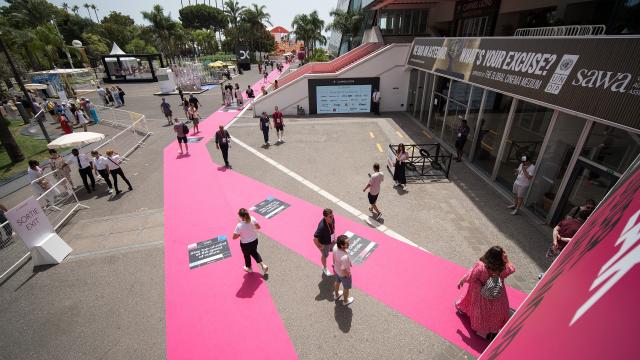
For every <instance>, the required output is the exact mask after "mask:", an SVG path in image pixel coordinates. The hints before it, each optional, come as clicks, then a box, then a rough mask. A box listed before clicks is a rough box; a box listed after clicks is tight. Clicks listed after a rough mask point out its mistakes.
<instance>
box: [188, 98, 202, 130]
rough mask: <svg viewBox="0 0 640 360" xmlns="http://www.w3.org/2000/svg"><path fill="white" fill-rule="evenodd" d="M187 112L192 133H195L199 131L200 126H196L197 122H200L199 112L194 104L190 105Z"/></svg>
mask: <svg viewBox="0 0 640 360" xmlns="http://www.w3.org/2000/svg"><path fill="white" fill-rule="evenodd" d="M188 114H189V116H188V118H189V120H191V122H192V123H193V135H195V134H197V133H199V132H200V128H199V127H198V124H200V113H199V112H198V109H197V108H196V107H195V106H194V105H191V106H190V107H189V112H188Z"/></svg>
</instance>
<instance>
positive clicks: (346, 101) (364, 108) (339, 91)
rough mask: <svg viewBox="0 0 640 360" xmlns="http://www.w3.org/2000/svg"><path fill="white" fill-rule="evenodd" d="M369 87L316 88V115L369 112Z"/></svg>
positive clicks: (333, 86) (336, 86)
mask: <svg viewBox="0 0 640 360" xmlns="http://www.w3.org/2000/svg"><path fill="white" fill-rule="evenodd" d="M371 90H372V89H371V85H332V86H317V87H316V103H317V112H318V114H339V113H342V114H345V113H361V112H371V94H372V91H371Z"/></svg>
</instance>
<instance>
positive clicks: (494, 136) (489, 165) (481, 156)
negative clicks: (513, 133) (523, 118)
mask: <svg viewBox="0 0 640 360" xmlns="http://www.w3.org/2000/svg"><path fill="white" fill-rule="evenodd" d="M486 92H487V98H486V100H485V106H484V115H483V116H482V119H480V131H479V134H478V140H477V142H476V151H475V156H474V159H473V163H474V164H475V165H476V166H477V167H478V168H479V169H480V170H482V171H483V172H485V173H486V174H487V175H491V172H492V171H493V166H494V164H495V162H496V158H497V157H498V150H499V147H500V140H501V139H502V134H503V133H504V129H505V125H506V124H507V118H508V117H509V110H510V109H511V102H512V101H513V98H512V97H511V96H508V95H505V94H500V93H496V92H493V91H490V90H486Z"/></svg>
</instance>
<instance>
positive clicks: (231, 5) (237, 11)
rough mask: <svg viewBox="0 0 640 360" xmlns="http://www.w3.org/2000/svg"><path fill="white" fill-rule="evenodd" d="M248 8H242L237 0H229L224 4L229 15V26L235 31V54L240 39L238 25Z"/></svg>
mask: <svg viewBox="0 0 640 360" xmlns="http://www.w3.org/2000/svg"><path fill="white" fill-rule="evenodd" d="M245 9H246V7H244V6H241V5H240V4H239V3H238V1H237V0H227V1H225V2H224V3H223V11H224V13H225V14H226V15H227V19H228V20H229V24H230V25H231V28H232V29H233V32H232V34H234V35H233V50H234V52H235V51H236V50H238V42H239V40H240V39H239V37H240V32H239V31H238V24H239V23H240V21H241V19H242V13H243V12H244V11H245Z"/></svg>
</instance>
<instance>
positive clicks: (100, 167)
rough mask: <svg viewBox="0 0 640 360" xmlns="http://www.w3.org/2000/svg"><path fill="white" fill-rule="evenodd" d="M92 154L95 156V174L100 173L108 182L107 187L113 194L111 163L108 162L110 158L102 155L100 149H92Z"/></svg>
mask: <svg viewBox="0 0 640 360" xmlns="http://www.w3.org/2000/svg"><path fill="white" fill-rule="evenodd" d="M91 156H93V171H94V173H95V175H96V176H98V174H100V177H102V179H104V181H105V182H106V183H107V187H108V188H109V190H108V192H109V194H111V193H112V192H113V190H112V189H113V185H112V184H111V180H110V179H109V164H108V163H107V162H108V161H109V160H108V159H107V158H106V157H104V156H102V155H100V153H99V152H98V150H93V151H91Z"/></svg>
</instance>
